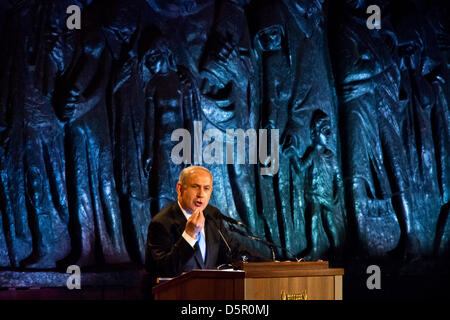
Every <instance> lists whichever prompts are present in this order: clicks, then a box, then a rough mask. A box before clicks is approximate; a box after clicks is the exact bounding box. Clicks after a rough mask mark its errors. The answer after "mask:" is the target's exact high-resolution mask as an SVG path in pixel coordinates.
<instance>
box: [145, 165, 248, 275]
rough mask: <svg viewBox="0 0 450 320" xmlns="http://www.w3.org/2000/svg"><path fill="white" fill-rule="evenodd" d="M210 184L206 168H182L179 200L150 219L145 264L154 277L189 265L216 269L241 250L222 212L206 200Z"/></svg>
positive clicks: (171, 273)
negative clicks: (226, 224) (228, 228)
mask: <svg viewBox="0 0 450 320" xmlns="http://www.w3.org/2000/svg"><path fill="white" fill-rule="evenodd" d="M212 184H213V177H212V175H211V173H210V172H209V170H208V169H206V168H204V167H200V166H190V167H187V168H185V169H184V170H183V171H182V172H181V174H180V178H179V181H178V183H177V193H178V201H177V202H174V203H172V204H170V205H169V206H167V207H165V208H164V209H163V210H161V211H160V212H159V213H158V214H157V215H156V216H155V217H154V218H153V219H152V221H151V223H150V225H149V228H148V236H147V249H146V261H145V267H146V269H147V271H148V272H150V273H151V275H152V276H153V277H154V279H155V278H156V277H174V276H177V275H179V274H180V273H182V272H186V271H189V270H192V269H215V268H216V267H217V266H219V265H221V264H229V263H231V261H232V260H233V259H234V258H236V257H238V256H239V254H241V253H242V252H243V251H242V248H241V247H240V246H239V244H238V243H237V241H236V240H235V239H233V238H232V237H230V236H229V234H228V233H227V231H226V229H225V227H224V225H223V222H222V218H221V217H222V213H221V212H220V211H219V210H218V209H217V208H215V207H213V206H211V205H209V204H208V202H209V198H210V196H211V193H212V189H213V188H212ZM154 279H153V280H154Z"/></svg>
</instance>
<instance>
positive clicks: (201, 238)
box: [197, 232, 206, 262]
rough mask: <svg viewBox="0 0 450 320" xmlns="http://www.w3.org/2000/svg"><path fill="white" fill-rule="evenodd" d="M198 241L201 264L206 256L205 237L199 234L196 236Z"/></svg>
mask: <svg viewBox="0 0 450 320" xmlns="http://www.w3.org/2000/svg"><path fill="white" fill-rule="evenodd" d="M197 239H198V246H199V247H200V253H201V254H202V258H203V262H205V255H206V241H205V237H204V236H203V234H202V233H201V232H199V233H198V235H197Z"/></svg>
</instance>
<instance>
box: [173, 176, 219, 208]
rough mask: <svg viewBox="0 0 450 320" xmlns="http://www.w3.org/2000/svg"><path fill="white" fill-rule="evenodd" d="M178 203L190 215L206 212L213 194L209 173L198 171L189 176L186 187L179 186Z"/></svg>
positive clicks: (179, 184)
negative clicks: (200, 211) (196, 211)
mask: <svg viewBox="0 0 450 320" xmlns="http://www.w3.org/2000/svg"><path fill="white" fill-rule="evenodd" d="M177 193H178V201H179V202H180V205H181V206H182V207H183V209H184V210H186V211H187V212H189V213H192V212H194V211H195V210H197V209H198V208H200V210H204V209H205V208H206V206H207V205H208V202H209V198H210V197H211V193H212V179H211V176H210V175H209V173H208V172H206V171H204V170H201V169H198V170H193V171H191V172H190V174H189V175H188V176H187V178H186V181H185V183H184V185H181V183H178V184H177Z"/></svg>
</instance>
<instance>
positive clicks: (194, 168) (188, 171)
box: [178, 166, 213, 186]
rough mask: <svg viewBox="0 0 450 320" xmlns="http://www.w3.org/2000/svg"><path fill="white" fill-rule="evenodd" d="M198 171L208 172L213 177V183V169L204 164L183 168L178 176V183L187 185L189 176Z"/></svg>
mask: <svg viewBox="0 0 450 320" xmlns="http://www.w3.org/2000/svg"><path fill="white" fill-rule="evenodd" d="M198 171H201V172H206V173H207V174H208V175H209V176H210V177H211V184H212V181H213V176H212V174H211V171H209V170H208V169H206V168H205V167H202V166H189V167H187V168H184V169H183V170H181V172H180V177H179V178H178V183H181V185H183V186H184V185H186V183H187V181H188V178H189V176H190V175H191V174H193V173H195V172H198Z"/></svg>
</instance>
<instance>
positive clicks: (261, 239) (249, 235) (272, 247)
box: [229, 218, 303, 262]
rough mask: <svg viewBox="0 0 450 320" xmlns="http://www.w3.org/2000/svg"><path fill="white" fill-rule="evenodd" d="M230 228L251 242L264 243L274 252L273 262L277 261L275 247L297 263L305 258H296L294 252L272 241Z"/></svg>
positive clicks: (231, 226) (233, 227) (230, 226)
mask: <svg viewBox="0 0 450 320" xmlns="http://www.w3.org/2000/svg"><path fill="white" fill-rule="evenodd" d="M230 219H231V218H230ZM229 228H230V230H231V231H233V232H236V233H238V234H240V235H242V236H244V237H247V238H249V239H251V240H254V241H259V242H262V243H264V244H265V245H266V246H268V247H269V248H270V249H271V250H272V261H275V251H274V247H276V248H280V249H281V250H284V251H285V252H287V253H288V254H290V255H291V256H292V257H294V259H295V260H296V261H297V262H300V261H302V260H303V258H300V259H299V258H297V256H296V255H295V254H294V253H293V252H292V251H290V250H288V249H287V248H284V247H282V246H279V245H276V244H274V243H272V242H270V241H267V240H265V239H263V238H260V237H256V236H255V235H253V234H252V233H251V232H249V233H250V234H247V233H245V232H243V231H242V230H239V229H238V228H236V227H235V226H233V225H229Z"/></svg>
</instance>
